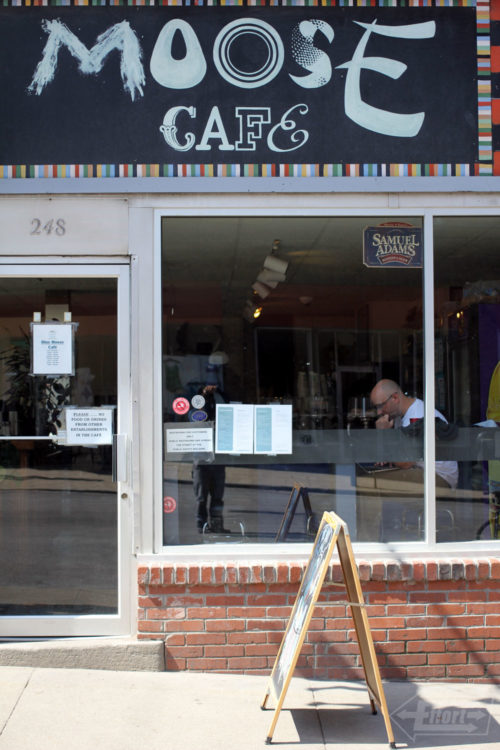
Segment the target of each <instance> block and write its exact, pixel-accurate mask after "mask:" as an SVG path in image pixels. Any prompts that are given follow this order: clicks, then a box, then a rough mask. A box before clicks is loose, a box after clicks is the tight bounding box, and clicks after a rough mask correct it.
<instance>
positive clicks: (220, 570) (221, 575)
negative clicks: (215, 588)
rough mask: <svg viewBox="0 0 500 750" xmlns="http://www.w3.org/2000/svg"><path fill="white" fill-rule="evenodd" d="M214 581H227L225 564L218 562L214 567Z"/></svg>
mask: <svg viewBox="0 0 500 750" xmlns="http://www.w3.org/2000/svg"><path fill="white" fill-rule="evenodd" d="M213 576H214V583H224V581H225V569H224V565H222V564H221V563H218V564H217V565H214V568H213Z"/></svg>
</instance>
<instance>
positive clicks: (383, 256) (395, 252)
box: [363, 224, 423, 268]
mask: <svg viewBox="0 0 500 750" xmlns="http://www.w3.org/2000/svg"><path fill="white" fill-rule="evenodd" d="M363 263H364V265H365V266H368V267H369V268H422V265H423V240H422V229H421V228H420V227H412V226H408V225H407V224H405V225H397V224H390V225H387V224H385V225H381V226H378V227H366V229H365V230H364V233H363Z"/></svg>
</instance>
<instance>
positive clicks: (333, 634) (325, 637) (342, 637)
mask: <svg viewBox="0 0 500 750" xmlns="http://www.w3.org/2000/svg"><path fill="white" fill-rule="evenodd" d="M307 640H308V641H309V642H310V643H322V642H324V641H325V642H327V643H328V642H329V641H346V640H347V631H346V630H331V631H327V630H315V631H314V632H310V633H307Z"/></svg>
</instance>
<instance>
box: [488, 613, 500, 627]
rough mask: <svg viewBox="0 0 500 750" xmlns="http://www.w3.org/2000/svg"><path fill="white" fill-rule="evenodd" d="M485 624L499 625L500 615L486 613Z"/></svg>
mask: <svg viewBox="0 0 500 750" xmlns="http://www.w3.org/2000/svg"><path fill="white" fill-rule="evenodd" d="M486 625H500V615H486Z"/></svg>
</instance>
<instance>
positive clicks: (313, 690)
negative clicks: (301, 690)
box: [309, 683, 326, 750]
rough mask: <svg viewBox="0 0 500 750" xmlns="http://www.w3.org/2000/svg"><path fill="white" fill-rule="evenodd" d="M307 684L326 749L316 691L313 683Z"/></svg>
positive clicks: (324, 748) (324, 749)
mask: <svg viewBox="0 0 500 750" xmlns="http://www.w3.org/2000/svg"><path fill="white" fill-rule="evenodd" d="M309 684H310V685H311V692H312V697H313V702H314V710H315V711H316V715H317V717H318V724H319V731H320V732H321V741H322V743H323V750H326V737H325V732H324V730H323V723H322V721H321V711H320V710H319V708H318V702H317V700H316V691H315V689H314V684H313V683H309Z"/></svg>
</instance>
